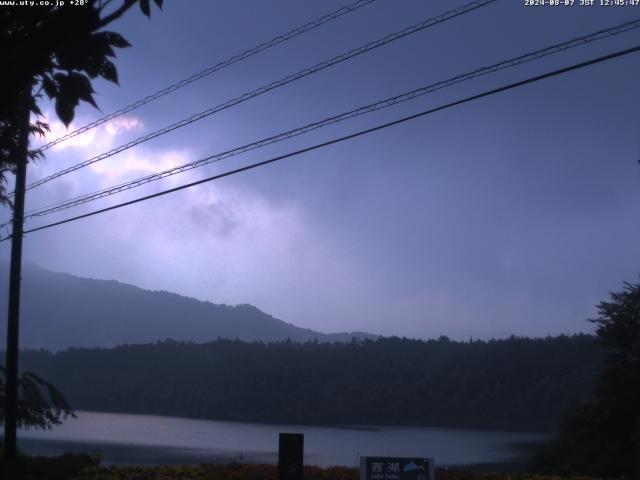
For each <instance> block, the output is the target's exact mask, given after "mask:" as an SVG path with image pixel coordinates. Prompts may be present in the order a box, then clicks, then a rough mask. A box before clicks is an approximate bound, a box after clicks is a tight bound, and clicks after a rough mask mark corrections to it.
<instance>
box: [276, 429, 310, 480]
mask: <svg viewBox="0 0 640 480" xmlns="http://www.w3.org/2000/svg"><path fill="white" fill-rule="evenodd" d="M278 443H279V444H278V480H302V473H303V469H302V457H303V454H304V435H303V434H302V433H281V434H280V438H279V442H278Z"/></svg>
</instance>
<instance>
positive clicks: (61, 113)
mask: <svg viewBox="0 0 640 480" xmlns="http://www.w3.org/2000/svg"><path fill="white" fill-rule="evenodd" d="M76 105H77V102H76V103H75V104H74V103H73V102H72V101H69V99H67V98H63V97H62V98H61V97H58V98H57V99H56V113H57V114H58V118H60V120H62V123H64V124H65V126H67V127H68V126H69V124H70V123H71V122H72V121H73V111H74V109H75V107H76Z"/></svg>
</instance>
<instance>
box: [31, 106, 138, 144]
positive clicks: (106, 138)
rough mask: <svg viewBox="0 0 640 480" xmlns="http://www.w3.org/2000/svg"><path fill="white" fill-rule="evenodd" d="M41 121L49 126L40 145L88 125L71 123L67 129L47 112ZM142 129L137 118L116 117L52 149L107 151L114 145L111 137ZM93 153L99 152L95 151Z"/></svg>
mask: <svg viewBox="0 0 640 480" xmlns="http://www.w3.org/2000/svg"><path fill="white" fill-rule="evenodd" d="M43 121H45V122H46V123H48V124H49V129H50V131H49V132H47V133H46V134H45V136H44V139H43V141H42V144H44V143H48V142H51V141H53V140H56V139H58V138H60V137H63V136H65V135H68V134H69V133H71V132H73V131H75V130H77V129H78V128H81V127H82V126H83V125H86V124H87V123H88V122H78V123H76V122H71V124H70V125H69V127H68V128H67V127H66V126H65V125H64V124H63V123H62V122H61V121H59V120H55V117H53V116H52V115H51V114H50V113H49V112H45V114H44V119H43ZM142 127H143V124H142V121H141V120H140V119H139V118H137V117H118V118H114V119H113V120H110V121H108V122H107V123H105V124H103V125H100V126H98V127H96V128H92V129H90V130H87V131H86V132H84V133H81V134H80V135H76V136H75V137H72V138H70V139H68V140H65V141H63V142H60V143H58V144H57V145H55V146H53V147H52V148H53V150H55V151H61V150H66V149H69V148H76V149H87V150H90V151H92V152H93V151H96V150H100V149H108V148H111V146H113V145H114V141H113V137H116V136H118V135H122V134H123V133H126V132H129V131H132V130H140V129H141V128H142ZM95 153H101V152H97V151H96V152H95Z"/></svg>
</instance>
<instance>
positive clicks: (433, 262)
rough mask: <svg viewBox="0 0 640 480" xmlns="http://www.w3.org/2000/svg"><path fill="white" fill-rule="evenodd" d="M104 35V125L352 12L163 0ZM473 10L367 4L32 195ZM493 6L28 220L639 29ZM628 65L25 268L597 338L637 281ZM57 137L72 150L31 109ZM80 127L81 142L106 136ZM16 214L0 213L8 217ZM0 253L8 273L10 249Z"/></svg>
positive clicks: (332, 312)
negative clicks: (435, 20)
mask: <svg viewBox="0 0 640 480" xmlns="http://www.w3.org/2000/svg"><path fill="white" fill-rule="evenodd" d="M165 3H166V4H165V8H164V10H163V11H162V12H159V11H157V9H155V10H154V11H153V15H152V18H151V20H148V19H147V18H146V17H144V16H143V15H142V14H141V13H140V12H139V11H134V12H131V13H130V14H129V15H128V16H127V17H126V18H123V19H122V20H121V21H119V22H117V23H115V24H113V25H112V28H111V29H112V30H116V31H119V32H121V33H122V34H123V35H124V36H125V37H126V38H127V39H128V40H129V41H130V42H131V43H132V44H133V47H132V48H129V49H126V50H120V51H119V53H118V58H117V66H118V70H119V73H120V86H119V87H117V86H115V85H111V84H108V83H107V82H102V81H98V82H95V90H96V91H97V95H96V101H97V102H98V104H99V106H100V108H101V109H102V112H104V113H109V112H111V111H113V110H115V109H117V108H119V107H121V106H123V105H125V104H127V103H129V102H132V101H135V100H137V99H139V98H141V97H143V96H145V95H147V94H149V93H151V92H153V91H156V90H158V89H160V88H163V87H165V86H167V85H169V84H170V83H173V82H175V81H178V80H181V79H182V78H184V77H187V76H189V75H190V74H192V73H195V72H197V71H200V70H202V69H203V68H205V67H207V66H210V65H213V64H215V63H217V62H219V61H222V60H225V59H226V58H228V57H230V56H232V55H234V54H237V53H240V52H242V51H244V50H246V49H247V48H250V47H252V46H255V45H257V44H258V43H261V42H263V41H265V40H268V39H270V38H272V37H274V36H275V35H278V34H281V33H284V32H286V31H288V30H290V29H292V28H294V27H296V26H299V25H301V24H303V23H306V22H307V21H309V20H312V19H314V18H316V17H318V16H321V15H323V14H325V13H328V12H330V11H331V10H333V9H336V8H338V7H339V6H341V5H345V4H347V3H348V0H342V1H333V0H331V1H329V0H323V1H304V2H300V1H293V0H287V1H284V0H283V1H273V0H271V1H269V2H263V1H257V0H254V1H233V2H222V1H205V0H202V1H196V0H190V1H189V2H183V1H177V0H167V1H166V2H165ZM464 3H465V2H464V1H453V0H449V1H424V0H423V1H408V0H407V1H393V0H377V1H376V2H374V3H373V4H371V5H369V6H366V7H364V8H362V9H360V10H358V11H357V12H356V13H353V14H351V15H347V16H344V17H342V18H340V19H338V20H336V21H334V22H332V23H330V24H328V25H324V26H322V27H320V28H318V29H316V30H314V31H312V32H310V33H307V34H305V35H303V36H301V37H299V38H296V39H295V40H292V41H290V42H287V43H284V44H282V45H279V46H277V47H275V48H273V49H271V50H269V51H267V52H264V53H262V54H259V55H257V56H255V57H252V58H251V59H249V60H247V61H243V62H241V63H238V64H236V65H234V66H232V67H230V68H227V69H225V70H223V71H221V72H218V73H216V74H214V75H211V76H209V77H207V78H206V79H204V80H201V81H199V82H197V83H195V84H193V85H192V86H190V87H187V88H184V89H182V90H180V91H178V92H176V93H174V94H172V95H169V96H167V97H164V98H163V99H161V100H159V101H157V102H154V103H152V104H150V105H147V106H145V107H143V108H141V109H139V110H136V111H134V112H130V113H129V114H127V115H126V116H124V117H121V118H120V119H118V120H114V121H112V122H110V123H108V124H106V125H104V126H101V127H99V128H97V129H95V130H92V131H91V132H89V133H88V134H85V135H83V136H81V137H78V138H76V139H74V140H73V141H69V142H66V143H64V144H61V145H59V146H58V147H55V148H53V149H50V150H48V152H47V155H46V159H45V160H43V161H40V162H38V163H37V164H34V165H30V166H29V181H33V180H36V179H38V178H42V177H44V176H46V175H49V174H51V173H53V172H55V171H57V170H59V169H61V168H64V167H66V166H69V165H72V164H74V163H77V162H80V161H82V160H85V159H87V158H89V157H92V156H94V155H96V154H99V153H101V152H103V151H105V150H108V149H110V148H112V147H115V146H117V145H120V144H122V143H124V142H126V141H129V140H131V139H134V138H137V137H139V136H141V135H144V134H146V133H149V132H152V131H154V130H156V129H158V128H162V127H164V126H165V125H168V124H170V123H172V122H174V121H177V120H180V119H182V118H184V117H187V116H189V115H191V114H193V113H196V112H199V111H201V110H204V109H205V108H208V107H211V106H214V105H217V104H220V103H223V102H225V101H227V100H229V99H231V98H233V97H236V96H238V95H241V94H243V93H245V92H248V91H250V90H253V89H255V88H257V87H260V86H262V85H264V84H267V83H270V82H272V81H274V80H278V79H280V78H282V77H284V76H286V75H288V74H290V73H294V72H296V71H298V70H300V69H302V68H305V67H308V66H311V65H313V64H315V63H318V62H320V61H322V60H325V59H327V58H330V57H333V56H334V55H337V54H340V53H342V52H344V51H347V50H349V49H352V48H354V47H358V46H360V45H362V44H364V43H367V42H369V41H371V40H375V39H378V38H380V37H382V36H384V35H386V34H388V33H391V32H395V31H397V30H400V29H402V28H404V27H406V26H409V25H411V24H414V23H417V22H419V21H421V20H423V19H426V18H428V17H431V16H434V15H437V14H440V13H443V12H444V11H446V10H448V9H451V8H454V7H456V6H460V5H463V4H464ZM577 3H579V0H576V5H574V6H573V7H548V6H546V7H526V6H524V5H523V2H522V1H520V0H501V1H498V2H496V3H495V4H493V5H490V6H487V7H484V8H481V9H479V10H477V11H474V12H471V13H469V14H466V15H464V16H462V17H460V18H457V19H454V20H451V21H448V22H445V23H443V24H440V25H437V26H435V27H432V28H429V29H427V30H425V31H423V32H420V33H417V34H414V35H412V36H410V37H409V38H405V39H402V40H399V41H396V42H394V43H392V44H390V45H387V46H384V47H382V48H379V49H377V50H375V51H372V52H370V53H367V54H364V55H362V56H360V57H358V58H356V59H353V60H350V61H348V62H346V63H343V64H340V65H337V66H334V67H331V68H329V69H327V70H325V71H322V72H320V73H317V74H315V75H312V76H310V77H307V78H305V79H302V80H299V81H297V82H295V83H293V84H291V85H289V86H286V87H283V88H280V89H277V90H275V91H272V92H270V93H267V94H265V95H262V96H260V97H258V98H256V99H253V100H251V101H248V102H245V103H243V104H241V105H239V106H237V107H233V108H231V109H228V110H226V111H224V112H221V113H219V114H216V115H213V116H211V117H209V118H207V119H205V120H202V121H200V122H197V123H196V124H194V125H192V126H190V127H185V128H182V129H179V130H177V131H175V132H172V133H170V134H167V135H164V136H162V137H161V138H159V139H157V140H154V141H150V142H147V143H145V144H144V145H141V146H138V147H136V148H133V149H130V150H128V151H126V152H124V153H122V154H119V155H116V156H114V157H112V158H110V159H108V160H105V161H103V162H100V163H97V164H95V165H93V166H91V167H89V168H85V169H83V170H81V171H78V172H75V173H73V174H70V175H66V176H64V177H63V178H60V179H58V180H56V181H53V182H51V183H48V184H47V185H45V186H43V187H40V188H38V189H34V190H33V191H30V192H29V193H28V197H27V210H30V209H33V208H37V207H40V206H44V205H48V204H51V203H54V202H58V201H61V200H64V199H67V198H69V197H73V196H76V195H80V194H83V193H87V192H91V191H94V190H97V189H100V188H104V187H107V186H110V185H113V184H115V183H121V182H123V181H126V180H129V179H133V178H137V177H139V176H141V175H145V174H149V173H153V172H157V171H160V170H163V169H166V168H168V167H172V166H176V165H180V164H183V163H185V162H188V161H192V160H196V159H198V158H200V157H203V156H206V155H210V154H214V153H218V152H222V151H224V150H226V149H229V148H233V147H235V146H239V145H242V144H245V143H249V142H251V141H254V140H258V139H260V138H263V137H267V136H269V135H273V134H276V133H279V132H282V131H285V130H288V129H291V128H295V127H297V126H300V125H303V124H305V123H308V122H311V121H314V120H319V119H322V118H324V117H327V116H330V115H335V114H338V113H341V112H344V111H347V110H350V109H352V108H355V107H358V106H361V105H365V104H368V103H372V102H374V101H376V100H380V99H383V98H386V97H389V96H392V95H396V94H399V93H403V92H405V91H409V90H412V89H415V88H418V87H421V86H424V85H428V84H431V83H433V82H436V81H439V80H444V79H447V78H449V77H452V76H454V75H456V74H460V73H465V72H468V71H471V70H474V69H476V68H478V67H481V66H484V65H488V64H492V63H496V62H498V61H500V60H503V59H506V58H509V57H513V56H517V55H520V54H523V53H527V52H529V51H531V50H534V49H537V48H542V47H545V46H548V45H552V44H554V43H559V42H562V41H565V40H568V39H570V38H573V37H575V36H578V35H583V34H587V33H590V32H592V31H595V30H597V29H599V28H603V27H608V26H611V25H615V24H617V23H621V22H623V21H626V20H631V19H633V18H637V17H640V7H635V8H634V7H614V8H612V7H599V6H594V7H580V6H578V5H577ZM639 41H640V30H637V31H633V32H630V33H626V34H623V35H620V36H618V37H615V38H613V39H608V40H604V41H600V42H597V43H594V44H589V45H586V46H582V47H578V48H575V49H573V50H571V51H568V52H563V53H560V54H556V55H554V56H552V57H548V58H545V59H543V60H540V61H537V62H532V63H530V64H528V65H525V66H520V67H517V68H513V69H509V70H508V71H504V72H500V73H497V74H493V75H488V76H486V77H483V78H482V79H478V80H474V81H470V82H465V83H464V84H461V85H457V86H455V87H452V88H447V89H445V90H442V91H440V92H437V93H435V94H431V95H427V96H425V97H422V98H420V99H418V100H415V101H412V102H409V103H407V104H403V105H400V106H396V107H393V108H390V109H387V110H385V111H382V112H377V113H374V114H371V115H367V116H364V117H361V118H358V119H355V120H350V121H347V122H343V123H340V124H338V125H334V126H332V127H328V128H324V129H322V130H319V131H317V132H314V133H311V134H307V135H303V136H301V137H298V138H297V139H295V140H289V141H286V142H281V143H279V144H277V145H274V146H272V147H270V148H264V149H259V150H256V151H254V152H252V153H250V154H247V155H243V156H238V157H234V158H231V159H228V160H225V161H224V162H221V163H219V164H216V165H210V166H207V167H204V168H199V169H195V170H192V171H190V172H188V173H184V174H181V175H177V176H174V177H171V178H168V179H165V180H162V181H160V182H155V183H152V184H150V185H147V186H145V187H144V188H140V189H136V190H134V191H131V192H128V193H126V194H120V195H116V196H113V197H110V198H109V199H105V200H102V201H100V202H94V203H91V204H88V205H85V206H84V207H80V208H76V209H73V210H67V211H66V212H64V213H63V214H59V215H58V216H56V215H52V216H49V217H46V218H43V219H42V220H38V221H35V220H32V221H29V222H28V224H27V228H32V227H34V226H37V225H40V224H45V223H49V222H50V221H53V220H56V219H62V218H66V217H68V216H71V215H73V214H78V213H83V212H88V211H90V210H93V209H95V208H99V207H103V206H107V205H111V204H115V203H119V202H122V201H124V200H127V199H130V198H135V197H138V196H141V195H143V194H147V193H152V192H156V191H160V190H163V189H166V188H169V187H172V186H177V185H180V184H183V183H186V182H189V181H192V180H196V179H198V178H202V177H205V176H207V175H212V174H213V173H215V172H222V171H225V170H229V169H232V168H235V167H237V166H240V165H245V164H248V163H251V162H254V161H258V160H262V159H266V158H269V157H271V156H274V155H276V154H282V153H286V152H289V151H292V150H295V149H296V148H301V147H303V146H307V145H311V144H314V143H318V142H320V141H324V140H328V139H331V138H333V137H336V136H340V135H344V134H347V133H350V132H354V131H357V130H359V129H362V128H365V127H369V126H373V125H376V124H378V123H382V122H385V121H389V120H392V119H395V118H399V117H401V116H403V115H407V114H410V113H415V112H418V111H422V110H425V109H428V108H432V107H434V106H438V105H441V104H444V103H447V102H449V101H452V100H455V99H459V98H462V97H465V96H468V95H471V94H475V93H479V92H482V91H484V90H487V89H489V88H492V87H495V86H499V85H502V84H505V83H508V82H510V81H515V80H519V79H523V78H526V77H528V76H531V75H533V74H536V73H541V72H544V71H547V70H550V69H553V68H558V67H560V66H565V65H568V64H571V63H576V62H578V61H582V60H585V59H588V58H591V57H595V56H598V55H602V54H604V53H608V52H612V51H616V50H619V49H622V48H625V47H630V46H635V45H636V44H638V43H640V42H639ZM639 74H640V54H634V55H629V56H626V57H624V58H621V59H617V60H613V61H610V62H607V63H605V64H600V65H597V66H594V67H590V68H588V69H584V70H580V71H577V72H573V73H569V74H566V75H563V76H562V77H558V78H553V79H549V80H545V81H543V82H539V83H536V84H534V85H529V86H525V87H522V88H519V89H517V90H514V91H511V92H507V93H503V94H500V95H497V96H493V97H489V98H484V99H481V100H478V101H475V102H473V103H469V104H466V105H463V106H459V107H456V108H452V109H450V110H447V111H444V112H440V113H436V114H433V115H430V116H428V117H423V118H421V119H418V120H414V121H412V122H410V123H405V124H402V125H399V126H396V127H393V128H388V129H386V130H384V131H381V132H378V133H374V134H371V135H368V136H365V137H360V138H358V139H355V140H352V141H349V142H346V143H341V144H339V145H334V146H331V147H328V148H324V149H322V150H318V151H315V152H313V153H309V154H305V155H301V156H298V157H295V158H291V159H288V160H284V161H282V162H279V163H277V164H273V165H270V166H266V167H263V168H259V169H256V170H253V171H250V172H246V173H242V174H239V175H235V176H233V177H229V178H225V179H223V180H220V181H217V182H213V183H207V184H203V185H200V186H198V187H194V188H191V189H188V190H183V191H181V192H179V193H174V194H171V195H168V196H165V197H162V198H158V199H155V200H152V201H148V202H144V203H141V204H137V205H135V206H130V207H127V208H125V209H120V210H117V211H113V212H109V213H106V214H103V215H98V216H95V217H92V218H90V219H86V220H81V221H77V222H73V223H69V224H67V225H64V226H60V227H55V228H51V229H49V230H45V231H41V232H35V233H32V234H29V235H27V236H26V238H25V244H24V258H25V260H26V261H32V262H35V263H37V264H40V265H42V266H43V267H45V268H48V269H52V270H56V271H63V272H69V273H72V274H75V275H80V276H86V277H92V278H102V279H116V280H118V281H122V282H126V283H131V284H134V285H137V286H140V287H143V288H148V289H154V290H168V291H172V292H177V293H180V294H183V295H187V296H191V297H195V298H199V299H202V300H209V301H212V302H215V303H227V304H237V303H251V304H253V305H256V306H257V307H259V308H260V309H262V310H264V311H266V312H268V313H270V314H272V315H274V316H275V317H278V318H281V319H282V320H285V321H287V322H291V323H294V324H296V325H299V326H302V327H308V328H312V329H315V330H319V331H322V332H333V331H352V330H365V331H369V332H373V333H381V334H387V335H391V334H395V335H404V336H411V337H433V336H439V335H441V334H444V335H448V336H450V337H453V338H457V339H467V338H469V337H474V338H478V337H479V338H490V337H505V336H508V335H511V334H515V335H533V336H543V335H548V334H559V333H573V332H580V331H591V329H592V326H591V325H590V324H589V323H588V322H587V321H586V319H587V318H589V317H594V316H595V314H596V311H595V308H594V305H595V304H596V303H598V302H599V301H600V300H603V299H605V298H606V297H607V295H608V292H609V291H614V290H619V289H620V288H621V286H622V282H623V281H624V280H626V281H637V280H638V274H639V273H640V263H639V259H640V225H639V222H638V219H639V215H638V210H639V205H640V188H639V187H640V165H639V164H638V159H639V158H640V119H639V116H638V111H639V105H640V86H639V85H638V78H640V77H639ZM43 106H44V109H45V110H46V111H47V112H48V115H49V119H50V122H51V125H52V130H53V132H52V138H54V137H56V136H59V135H61V134H64V133H65V132H66V130H65V128H64V127H63V126H62V125H61V124H60V123H59V122H58V121H57V120H56V118H55V115H54V113H53V108H52V107H51V105H49V104H47V103H46V102H45V103H44V104H43ZM101 115H102V114H101V112H99V111H97V110H95V109H93V108H92V107H90V106H83V107H81V108H79V109H78V110H77V115H76V120H75V121H74V123H73V125H72V126H71V129H74V128H77V127H78V126H81V125H83V124H85V123H87V122H89V121H91V120H94V119H96V118H98V117H100V116H101ZM7 215H8V214H7V212H6V210H5V211H4V213H3V218H5V219H6V218H7ZM0 248H1V253H2V255H4V256H5V257H7V256H8V242H4V243H3V244H2V246H1V247H0Z"/></svg>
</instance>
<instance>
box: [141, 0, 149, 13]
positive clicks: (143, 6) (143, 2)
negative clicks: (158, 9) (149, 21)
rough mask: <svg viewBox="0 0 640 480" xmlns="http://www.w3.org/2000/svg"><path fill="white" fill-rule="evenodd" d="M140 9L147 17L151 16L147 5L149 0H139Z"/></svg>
mask: <svg viewBox="0 0 640 480" xmlns="http://www.w3.org/2000/svg"><path fill="white" fill-rule="evenodd" d="M140 10H142V13H144V14H145V16H147V17H151V7H150V6H149V0H140Z"/></svg>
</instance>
